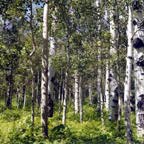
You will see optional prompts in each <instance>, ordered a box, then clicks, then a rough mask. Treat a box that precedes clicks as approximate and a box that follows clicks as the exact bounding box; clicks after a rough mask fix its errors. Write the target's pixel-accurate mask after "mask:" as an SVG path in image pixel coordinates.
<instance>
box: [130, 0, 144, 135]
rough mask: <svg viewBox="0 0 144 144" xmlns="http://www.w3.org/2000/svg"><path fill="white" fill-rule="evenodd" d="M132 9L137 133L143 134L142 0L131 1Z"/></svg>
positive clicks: (143, 35)
mask: <svg viewBox="0 0 144 144" xmlns="http://www.w3.org/2000/svg"><path fill="white" fill-rule="evenodd" d="M132 7H133V11H134V18H135V19H134V20H133V24H134V34H133V36H132V40H133V48H134V80H135V104H136V125H137V135H138V136H143V135H144V39H143V37H144V31H143V29H144V25H143V5H142V1H138V0H134V1H133V2H132Z"/></svg>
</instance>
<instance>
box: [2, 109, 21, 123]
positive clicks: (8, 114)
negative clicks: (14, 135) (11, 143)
mask: <svg viewBox="0 0 144 144" xmlns="http://www.w3.org/2000/svg"><path fill="white" fill-rule="evenodd" d="M0 119H3V120H4V121H8V122H11V121H15V120H18V119H20V112H18V111H13V112H12V110H9V109H7V110H5V111H4V112H3V113H2V114H1V116H0Z"/></svg>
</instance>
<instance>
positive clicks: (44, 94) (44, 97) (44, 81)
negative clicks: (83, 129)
mask: <svg viewBox="0 0 144 144" xmlns="http://www.w3.org/2000/svg"><path fill="white" fill-rule="evenodd" d="M47 101H48V1H47V0H46V2H45V5H44V13H43V48H42V77H41V123H42V133H43V136H44V137H48V122H47V121H48V117H47Z"/></svg>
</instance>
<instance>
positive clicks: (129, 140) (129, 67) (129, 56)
mask: <svg viewBox="0 0 144 144" xmlns="http://www.w3.org/2000/svg"><path fill="white" fill-rule="evenodd" d="M132 35H133V27H132V9H131V7H130V6H129V16H128V24H127V38H128V48H127V59H126V63H127V64H126V77H125V85H124V86H125V90H124V107H125V126H126V136H127V143H128V144H132V143H133V141H132V129H131V121H130V112H131V110H130V94H131V73H132V62H133V48H132V41H131V38H132Z"/></svg>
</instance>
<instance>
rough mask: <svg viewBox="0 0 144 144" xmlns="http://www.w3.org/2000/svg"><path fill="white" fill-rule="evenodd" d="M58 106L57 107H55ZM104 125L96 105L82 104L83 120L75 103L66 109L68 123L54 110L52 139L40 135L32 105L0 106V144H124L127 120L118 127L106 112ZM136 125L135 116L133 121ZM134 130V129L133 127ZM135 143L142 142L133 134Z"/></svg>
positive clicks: (36, 113) (51, 123)
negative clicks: (32, 123) (19, 107)
mask: <svg viewBox="0 0 144 144" xmlns="http://www.w3.org/2000/svg"><path fill="white" fill-rule="evenodd" d="M55 109H58V108H55ZM104 120H105V121H104V125H102V123H101V120H100V116H99V115H98V112H96V108H95V106H89V105H88V104H85V105H84V107H83V122H82V123H80V122H79V115H75V114H74V112H73V108H72V106H69V109H68V112H67V121H66V126H64V125H62V124H61V114H60V115H59V114H58V113H57V112H55V113H54V116H53V117H52V118H49V140H45V139H43V138H42V135H41V122H40V112H39V110H38V109H37V110H36V111H35V126H34V128H32V125H31V113H30V108H26V109H17V108H16V106H14V107H13V108H12V109H10V110H9V109H6V108H5V107H4V106H3V105H2V104H1V105H0V144H125V143H126V137H125V127H124V122H123V121H124V120H121V122H120V123H119V127H118V126H116V123H114V122H111V121H109V120H108V119H107V114H106V113H105V117H104ZM132 121H133V122H132V124H133V127H134V125H135V124H134V123H135V122H134V121H135V120H134V119H133V120H132ZM133 131H135V128H133ZM134 141H135V144H142V143H143V142H142V140H138V139H137V138H136V136H135V135H134Z"/></svg>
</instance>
